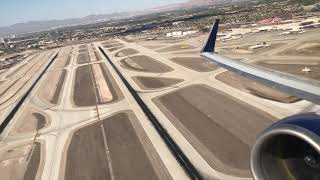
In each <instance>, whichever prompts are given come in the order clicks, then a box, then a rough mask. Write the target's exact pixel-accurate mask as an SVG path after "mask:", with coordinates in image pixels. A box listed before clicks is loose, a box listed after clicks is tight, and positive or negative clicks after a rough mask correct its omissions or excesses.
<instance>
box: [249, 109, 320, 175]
mask: <svg viewBox="0 0 320 180" xmlns="http://www.w3.org/2000/svg"><path fill="white" fill-rule="evenodd" d="M251 172H252V174H253V176H254V178H255V180H320V115H317V114H316V113H308V114H300V115H296V116H292V117H288V118H285V119H284V120H281V121H279V122H278V123H275V124H273V125H272V126H271V127H269V128H268V129H266V130H265V131H264V132H263V133H262V134H261V135H260V136H259V137H258V139H257V141H256V143H255V145H254V146H253V149H252V152H251Z"/></svg>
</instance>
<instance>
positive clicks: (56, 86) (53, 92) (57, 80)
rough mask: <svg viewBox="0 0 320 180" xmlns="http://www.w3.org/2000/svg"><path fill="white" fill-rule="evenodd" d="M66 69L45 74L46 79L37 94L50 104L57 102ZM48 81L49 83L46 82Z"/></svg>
mask: <svg viewBox="0 0 320 180" xmlns="http://www.w3.org/2000/svg"><path fill="white" fill-rule="evenodd" d="M66 74H67V71H66V70H64V69H63V70H61V71H52V72H49V73H48V74H47V76H46V81H44V82H43V83H42V84H41V88H40V89H39V96H40V97H41V98H42V99H43V100H45V101H46V102H48V103H50V104H58V102H59V99H60V94H61V91H62V87H63V84H64V81H65V77H66ZM46 82H50V83H46Z"/></svg>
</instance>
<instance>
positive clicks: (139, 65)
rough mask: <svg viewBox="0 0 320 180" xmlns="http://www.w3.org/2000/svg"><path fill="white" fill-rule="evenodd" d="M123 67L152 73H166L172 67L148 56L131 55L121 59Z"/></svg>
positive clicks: (171, 69)
mask: <svg viewBox="0 0 320 180" xmlns="http://www.w3.org/2000/svg"><path fill="white" fill-rule="evenodd" d="M121 64H122V66H123V67H124V68H127V69H130V70H134V71H144V72H153V73H166V72H170V71H173V70H174V69H173V68H171V67H170V66H168V65H165V64H163V63H161V62H159V61H157V60H155V59H153V58H151V57H149V56H144V55H142V56H133V57H130V58H127V59H124V60H122V61H121Z"/></svg>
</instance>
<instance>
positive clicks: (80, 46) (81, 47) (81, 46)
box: [79, 44, 88, 49]
mask: <svg viewBox="0 0 320 180" xmlns="http://www.w3.org/2000/svg"><path fill="white" fill-rule="evenodd" d="M87 47H88V46H87V45H86V44H82V45H79V49H83V48H87Z"/></svg>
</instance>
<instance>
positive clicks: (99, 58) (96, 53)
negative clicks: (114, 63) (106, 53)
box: [94, 51, 102, 61]
mask: <svg viewBox="0 0 320 180" xmlns="http://www.w3.org/2000/svg"><path fill="white" fill-rule="evenodd" d="M94 55H95V57H96V60H97V61H101V60H102V58H101V56H100V54H99V53H98V52H97V51H94Z"/></svg>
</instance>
